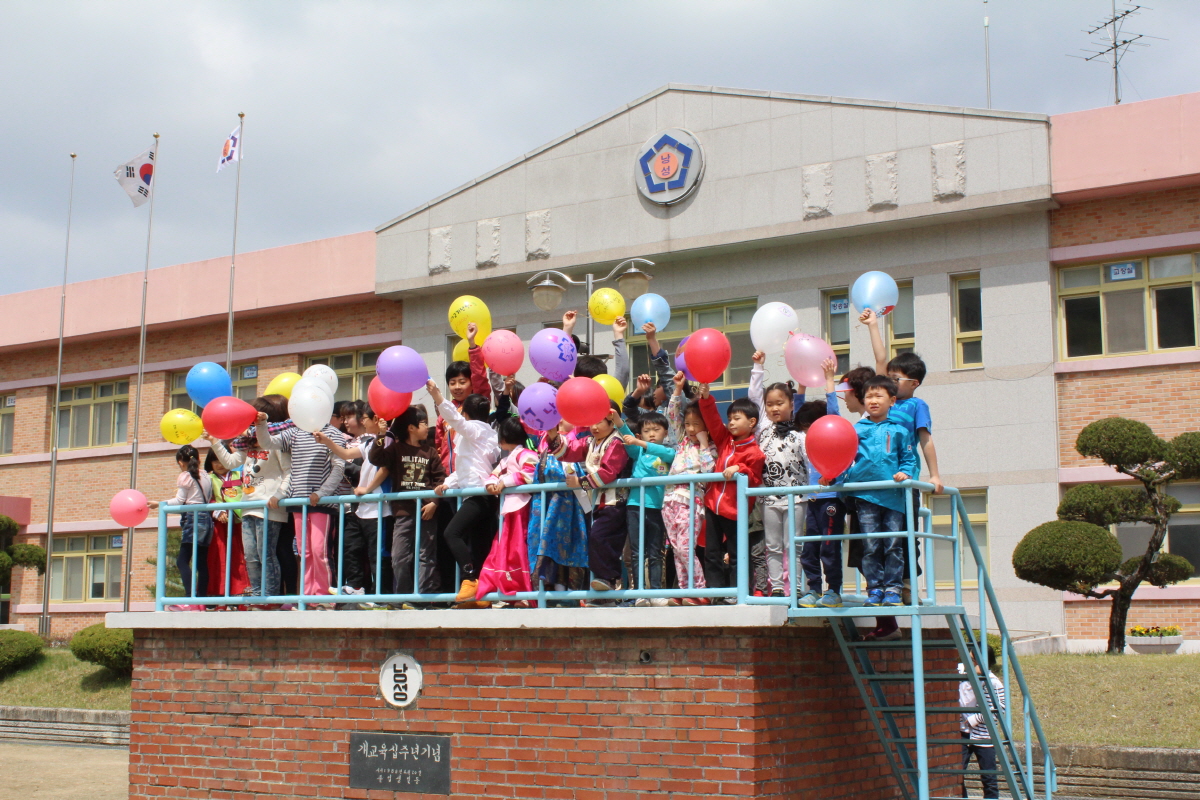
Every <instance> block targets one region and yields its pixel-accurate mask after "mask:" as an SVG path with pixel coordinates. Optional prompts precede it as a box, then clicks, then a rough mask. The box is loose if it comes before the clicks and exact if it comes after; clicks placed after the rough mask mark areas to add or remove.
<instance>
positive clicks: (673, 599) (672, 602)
mask: <svg viewBox="0 0 1200 800" xmlns="http://www.w3.org/2000/svg"><path fill="white" fill-rule="evenodd" d="M667 605H669V606H672V607H674V606H677V605H679V598H678V597H670V598H668V599H667Z"/></svg>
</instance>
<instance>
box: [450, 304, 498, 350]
mask: <svg viewBox="0 0 1200 800" xmlns="http://www.w3.org/2000/svg"><path fill="white" fill-rule="evenodd" d="M449 317H450V329H451V330H453V331H454V332H455V333H457V334H458V335H459V336H461V337H462V338H464V339H466V338H467V326H468V325H470V324H471V323H472V322H474V323H475V324H476V325H478V326H479V332H478V333H476V334H475V344H478V345H482V344H483V340H484V339H486V338H487V337H488V336H490V335H491V333H492V312H491V311H488V307H487V305H486V304H485V303H484V302H483V301H482V300H480V299H479V298H478V297H472V296H471V295H469V294H464V295H463V296H462V297H459V298H458V299H456V300H455V301H454V302H453V303H451V304H450V313H449Z"/></svg>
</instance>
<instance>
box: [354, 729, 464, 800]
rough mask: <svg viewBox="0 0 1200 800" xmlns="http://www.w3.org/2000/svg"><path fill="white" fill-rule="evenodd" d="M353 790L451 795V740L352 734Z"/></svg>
mask: <svg viewBox="0 0 1200 800" xmlns="http://www.w3.org/2000/svg"><path fill="white" fill-rule="evenodd" d="M350 788H352V789H382V790H383V791H385V792H407V793H409V794H445V795H449V794H450V737H449V736H427V735H423V734H421V735H419V734H413V733H352V734H350Z"/></svg>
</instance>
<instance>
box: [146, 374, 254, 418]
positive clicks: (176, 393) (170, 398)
mask: <svg viewBox="0 0 1200 800" xmlns="http://www.w3.org/2000/svg"><path fill="white" fill-rule="evenodd" d="M251 371H253V374H252V375H250V374H249V373H250V372H251ZM234 376H236V378H235V379H234V381H233V396H234V397H237V398H240V399H242V400H245V401H246V402H247V403H249V402H250V401H251V400H253V399H254V398H256V397H258V362H257V361H247V362H245V363H242V364H234V365H233V376H230V377H234ZM168 381H169V383H168V387H169V388H168V390H167V404H168V409H167V410H168V411H169V410H171V409H175V408H182V409H186V410H188V411H191V412H192V413H194V414H196V415H197V416H199V415H200V412H201V411H203V410H204V409H203V407H202V406H200V405H199V404H198V403H196V402H194V401H193V400H192V398H191V397H189V396H188V393H187V386H186V382H187V373H186V372H172V373H171V374H170V377H169V378H168ZM243 390H249V391H243ZM185 401H186V402H185Z"/></svg>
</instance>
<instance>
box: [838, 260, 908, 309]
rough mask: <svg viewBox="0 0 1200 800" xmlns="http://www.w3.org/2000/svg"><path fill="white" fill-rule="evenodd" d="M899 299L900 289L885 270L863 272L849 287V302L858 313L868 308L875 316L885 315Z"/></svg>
mask: <svg viewBox="0 0 1200 800" xmlns="http://www.w3.org/2000/svg"><path fill="white" fill-rule="evenodd" d="M899 299H900V289H899V288H898V287H897V286H896V281H895V279H894V278H892V276H891V275H888V274H887V273H886V272H877V271H874V270H873V271H871V272H864V273H863V274H862V275H859V276H858V280H856V281H855V282H854V285H853V286H852V287H850V302H851V303H853V304H854V307H855V308H857V309H858V312H859V313H860V314H861V313H862V312H864V311H866V310H867V309H868V308H869V309H871V310H872V311H874V312H875V316H877V317H882V316H885V315H886V314H888V313H889V312H890V311H891V310H892V309H893V308H895V307H896V303H897V301H899Z"/></svg>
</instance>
